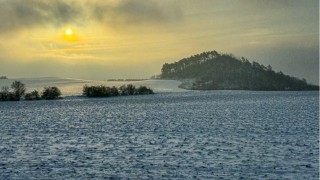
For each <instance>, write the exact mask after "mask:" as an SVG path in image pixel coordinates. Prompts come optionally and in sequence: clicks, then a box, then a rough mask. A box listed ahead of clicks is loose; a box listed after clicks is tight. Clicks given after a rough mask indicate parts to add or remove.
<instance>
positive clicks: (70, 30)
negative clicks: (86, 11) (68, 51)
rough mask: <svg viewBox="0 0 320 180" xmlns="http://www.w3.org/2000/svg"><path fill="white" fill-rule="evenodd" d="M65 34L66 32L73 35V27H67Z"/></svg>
mask: <svg viewBox="0 0 320 180" xmlns="http://www.w3.org/2000/svg"><path fill="white" fill-rule="evenodd" d="M65 34H66V35H67V36H71V35H72V34H73V31H72V29H70V28H68V29H66V31H65Z"/></svg>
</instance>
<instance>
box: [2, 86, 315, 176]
mask: <svg viewBox="0 0 320 180" xmlns="http://www.w3.org/2000/svg"><path fill="white" fill-rule="evenodd" d="M318 95H319V94H318V92H252V91H202V92H199V91H185V92H171V93H165V92H162V93H157V94H155V95H146V96H130V97H129V96H128V97H114V98H105V99H86V98H66V99H64V100H57V101H34V102H26V101H21V102H0V122H1V123H0V138H1V140H0V179H28V178H30V179H70V178H71V179H87V178H93V179H102V178H111V177H113V178H139V179H146V178H156V179H166V178H169V179H170V178H180V179H186V178H188V179H196V178H201V179H202V178H209V179H212V178H214V179H218V178H223V179H234V178H236V179H238V178H243V179H249V178H261V179H319V112H318V110H319V104H318V101H319V99H318Z"/></svg>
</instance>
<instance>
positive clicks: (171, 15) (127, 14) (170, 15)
mask: <svg viewBox="0 0 320 180" xmlns="http://www.w3.org/2000/svg"><path fill="white" fill-rule="evenodd" d="M90 7H91V15H92V18H93V19H95V20H97V21H99V22H102V23H107V24H112V25H117V26H122V25H133V24H145V23H153V24H162V23H170V22H173V21H176V20H180V19H181V18H182V12H181V10H180V9H179V8H178V7H177V6H175V4H173V3H169V4H168V3H163V2H162V3H161V1H160V2H159V1H152V0H148V1H141V0H122V1H119V3H117V4H116V5H112V4H110V3H100V4H99V3H98V4H97V3H95V4H90Z"/></svg>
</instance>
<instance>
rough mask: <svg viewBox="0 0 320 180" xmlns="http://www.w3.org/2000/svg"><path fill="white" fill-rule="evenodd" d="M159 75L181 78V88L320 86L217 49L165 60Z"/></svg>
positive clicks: (317, 88)
mask: <svg viewBox="0 0 320 180" xmlns="http://www.w3.org/2000/svg"><path fill="white" fill-rule="evenodd" d="M160 78H162V79H176V80H181V81H182V82H183V83H182V84H181V87H182V88H185V89H194V90H319V86H316V85H311V84H308V83H307V81H306V80H305V79H299V78H296V77H292V76H288V75H285V74H283V73H282V72H281V71H280V72H275V71H274V70H273V69H272V67H271V66H270V65H269V66H264V65H261V64H259V63H257V62H254V61H253V62H252V63H251V62H249V60H247V59H246V58H243V57H242V58H236V57H234V56H233V55H231V54H220V53H218V52H216V51H210V52H203V53H201V54H197V55H193V56H191V57H188V58H184V59H181V60H180V61H178V62H174V63H172V64H168V63H165V64H164V65H163V67H162V69H161V75H160Z"/></svg>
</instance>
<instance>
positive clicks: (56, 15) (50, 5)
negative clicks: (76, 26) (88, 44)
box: [0, 0, 81, 33]
mask: <svg viewBox="0 0 320 180" xmlns="http://www.w3.org/2000/svg"><path fill="white" fill-rule="evenodd" d="M80 13H81V8H80V7H79V6H75V5H74V4H72V3H70V2H69V3H67V2H64V1H49V0H44V1H38V0H2V1H0V22H1V26H0V32H2V33H3V32H11V31H15V30H20V29H25V28H32V27H36V26H41V25H44V24H51V25H61V24H66V23H70V22H73V21H76V20H77V19H79V17H80V15H81V14H80Z"/></svg>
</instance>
